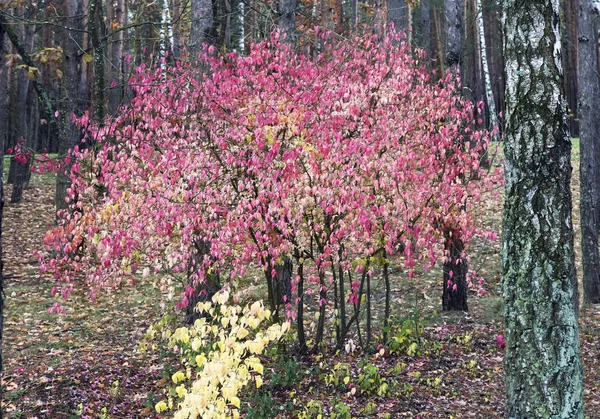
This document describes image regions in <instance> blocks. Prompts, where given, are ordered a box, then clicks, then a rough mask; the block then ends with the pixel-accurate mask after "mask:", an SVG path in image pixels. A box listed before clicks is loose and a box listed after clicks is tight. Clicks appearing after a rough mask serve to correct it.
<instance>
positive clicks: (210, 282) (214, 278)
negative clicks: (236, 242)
mask: <svg viewBox="0 0 600 419" xmlns="http://www.w3.org/2000/svg"><path fill="white" fill-rule="evenodd" d="M205 258H210V241H209V240H196V241H195V243H194V249H193V250H192V257H191V259H190V261H189V265H188V286H190V287H191V288H192V289H193V292H192V295H191V296H190V298H189V299H188V305H187V306H186V308H185V322H186V323H187V324H192V323H194V322H195V321H196V320H197V319H199V318H200V317H202V316H201V315H200V314H198V313H197V312H196V310H195V308H196V305H197V304H198V303H200V302H203V301H210V300H211V298H212V297H213V295H215V294H216V293H217V292H218V291H219V290H220V289H221V282H220V278H219V273H218V272H211V273H206V275H205V278H204V281H198V279H197V278H198V272H199V270H200V269H206V268H205V264H204V260H205Z"/></svg>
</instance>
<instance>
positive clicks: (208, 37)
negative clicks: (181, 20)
mask: <svg viewBox="0 0 600 419" xmlns="http://www.w3.org/2000/svg"><path fill="white" fill-rule="evenodd" d="M191 7H192V9H191V18H192V31H191V32H190V40H189V43H188V46H189V48H190V51H191V52H192V53H193V54H197V53H199V52H200V51H201V50H202V43H204V42H207V43H214V39H213V37H212V31H213V27H214V15H213V2H212V0H192V1H191Z"/></svg>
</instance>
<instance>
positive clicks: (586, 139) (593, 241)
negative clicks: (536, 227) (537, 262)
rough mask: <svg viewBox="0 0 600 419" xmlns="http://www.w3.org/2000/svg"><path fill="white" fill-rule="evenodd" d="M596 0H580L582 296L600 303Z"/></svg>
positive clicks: (599, 100)
mask: <svg viewBox="0 0 600 419" xmlns="http://www.w3.org/2000/svg"><path fill="white" fill-rule="evenodd" d="M594 3H596V2H595V1H592V0H579V16H578V17H579V128H580V130H579V138H580V152H581V160H580V170H581V183H580V184H581V195H580V196H581V207H580V210H581V252H582V264H583V297H584V300H585V301H586V302H589V303H600V257H599V256H600V255H599V253H598V229H599V227H600V223H599V221H600V217H599V216H600V118H598V110H599V109H600V78H599V76H598V73H597V68H598V56H597V48H596V45H597V39H598V37H597V34H598V12H597V11H596V10H595V9H594Z"/></svg>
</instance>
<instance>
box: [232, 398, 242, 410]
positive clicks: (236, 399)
mask: <svg viewBox="0 0 600 419" xmlns="http://www.w3.org/2000/svg"><path fill="white" fill-rule="evenodd" d="M231 404H232V405H234V406H235V407H237V408H238V409H239V408H240V399H238V398H237V397H235V396H234V397H232V398H231Z"/></svg>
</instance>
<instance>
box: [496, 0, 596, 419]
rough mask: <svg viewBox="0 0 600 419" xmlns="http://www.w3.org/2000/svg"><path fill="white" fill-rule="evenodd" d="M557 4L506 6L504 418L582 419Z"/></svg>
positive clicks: (547, 0) (514, 1) (510, 1)
mask: <svg viewBox="0 0 600 419" xmlns="http://www.w3.org/2000/svg"><path fill="white" fill-rule="evenodd" d="M559 10H560V9H559V0H538V1H523V0H506V1H505V3H504V29H505V32H504V33H505V41H504V51H505V57H506V75H507V87H506V103H507V110H506V118H505V131H504V132H505V158H506V160H505V188H506V195H505V204H504V223H503V261H502V270H503V281H502V295H503V298H504V302H505V327H506V332H505V333H506V356H505V383H506V393H507V412H506V413H507V417H508V418H511V419H517V418H519V419H524V418H551V419H566V418H569V419H583V417H584V416H583V369H582V364H581V359H580V350H579V329H578V323H577V282H576V275H575V257H574V251H573V248H574V245H573V224H572V220H571V212H572V206H571V205H572V204H571V190H570V181H571V171H572V168H571V141H570V138H569V132H568V128H567V113H566V103H565V100H564V86H563V74H562V63H561V57H560V51H561V48H560V46H561V34H560V32H559V27H560V17H559Z"/></svg>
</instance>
